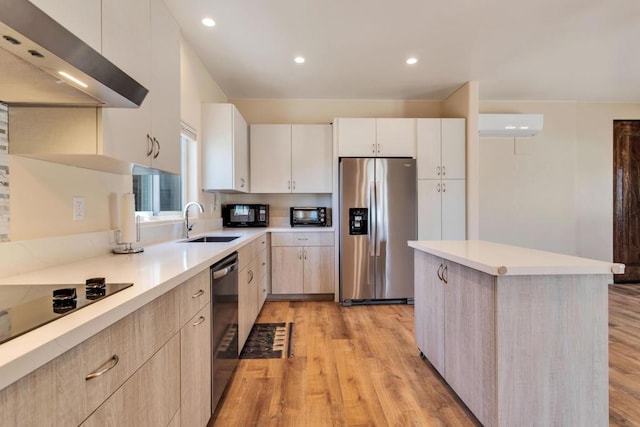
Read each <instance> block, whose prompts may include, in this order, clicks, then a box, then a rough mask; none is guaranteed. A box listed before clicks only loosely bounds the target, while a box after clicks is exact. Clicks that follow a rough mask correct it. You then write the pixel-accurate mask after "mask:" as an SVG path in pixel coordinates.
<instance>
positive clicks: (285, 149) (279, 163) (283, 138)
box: [249, 125, 291, 193]
mask: <svg viewBox="0 0 640 427" xmlns="http://www.w3.org/2000/svg"><path fill="white" fill-rule="evenodd" d="M249 138H250V140H251V143H250V146H251V150H250V153H251V156H250V157H251V160H250V162H249V164H250V167H251V192H252V193H290V192H291V125H251V127H250V134H249Z"/></svg>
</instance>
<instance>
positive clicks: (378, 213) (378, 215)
mask: <svg viewBox="0 0 640 427" xmlns="http://www.w3.org/2000/svg"><path fill="white" fill-rule="evenodd" d="M375 194H376V221H379V220H380V218H381V217H382V204H381V203H378V202H379V201H380V200H381V193H380V181H376V188H375ZM380 228H382V227H381V226H380V224H376V256H380Z"/></svg>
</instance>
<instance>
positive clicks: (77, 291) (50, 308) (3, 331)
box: [0, 277, 133, 344]
mask: <svg viewBox="0 0 640 427" xmlns="http://www.w3.org/2000/svg"><path fill="white" fill-rule="evenodd" d="M129 286H133V283H106V282H105V279H104V278H103V277H96V278H91V279H87V281H86V284H85V285H0V344H2V343H4V342H7V341H9V340H10V339H13V338H15V337H18V336H20V335H22V334H25V333H27V332H29V331H31V330H33V329H35V328H37V327H39V326H42V325H45V324H47V323H49V322H51V321H53V320H56V319H59V318H60V317H62V316H65V315H67V314H69V313H73V312H74V311H76V310H79V309H81V308H82V307H86V306H88V305H89V304H93V303H94V302H96V301H98V300H101V299H102V298H105V297H108V296H110V295H113V294H115V293H116V292H118V291H121V290H123V289H126V288H128V287H129Z"/></svg>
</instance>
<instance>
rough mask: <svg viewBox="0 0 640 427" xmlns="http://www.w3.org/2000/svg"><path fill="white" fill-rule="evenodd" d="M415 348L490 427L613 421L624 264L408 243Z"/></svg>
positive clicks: (479, 244) (474, 244)
mask: <svg viewBox="0 0 640 427" xmlns="http://www.w3.org/2000/svg"><path fill="white" fill-rule="evenodd" d="M409 246H410V247H412V248H414V249H415V255H414V257H415V282H414V286H415V334H416V344H417V346H418V348H419V349H420V351H421V352H422V354H424V355H425V356H426V358H427V359H428V360H429V362H430V363H431V364H432V365H433V367H434V368H435V369H436V370H437V371H438V372H439V373H440V374H441V375H442V376H443V378H444V379H445V380H446V381H447V383H448V384H449V385H450V386H451V388H452V389H453V390H454V391H455V392H456V393H457V394H458V396H459V397H460V398H461V399H462V401H463V402H464V403H465V404H466V405H467V406H468V407H469V409H470V410H471V411H472V412H473V413H474V415H475V416H476V417H477V418H478V420H479V421H480V422H481V423H482V424H483V425H487V426H513V425H593V426H605V425H608V421H609V411H608V404H609V402H608V307H607V285H608V284H609V283H611V282H612V279H613V278H612V275H613V274H615V273H622V272H623V271H624V265H622V264H615V263H610V262H603V261H596V260H590V259H585V258H578V257H572V256H567V255H561V254H554V253H550V252H543V251H537V250H532V249H525V248H519V247H514V246H508V245H502V244H497V243H491V242H483V241H410V242H409Z"/></svg>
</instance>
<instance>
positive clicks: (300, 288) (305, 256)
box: [271, 232, 335, 295]
mask: <svg viewBox="0 0 640 427" xmlns="http://www.w3.org/2000/svg"><path fill="white" fill-rule="evenodd" d="M333 238H334V234H333V232H306V233H273V234H272V238H271V286H272V293H273V294H285V295H286V294H330V293H334V292H335V285H334V272H335V258H334V250H335V249H334V239H333Z"/></svg>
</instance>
